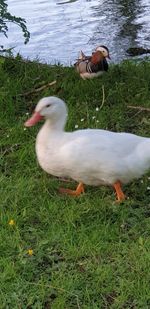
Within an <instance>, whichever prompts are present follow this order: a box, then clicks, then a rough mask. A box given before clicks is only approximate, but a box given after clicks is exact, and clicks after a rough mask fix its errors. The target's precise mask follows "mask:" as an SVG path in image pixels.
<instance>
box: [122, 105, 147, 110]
mask: <svg viewBox="0 0 150 309" xmlns="http://www.w3.org/2000/svg"><path fill="white" fill-rule="evenodd" d="M127 107H128V108H132V109H137V110H139V111H141V112H150V108H148V107H142V106H133V105H128V106H127Z"/></svg>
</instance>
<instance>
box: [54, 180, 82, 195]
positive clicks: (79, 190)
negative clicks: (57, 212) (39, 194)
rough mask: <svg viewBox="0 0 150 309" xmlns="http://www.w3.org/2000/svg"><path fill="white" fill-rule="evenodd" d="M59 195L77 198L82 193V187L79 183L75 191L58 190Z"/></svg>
mask: <svg viewBox="0 0 150 309" xmlns="http://www.w3.org/2000/svg"><path fill="white" fill-rule="evenodd" d="M59 192H60V193H64V194H69V195H73V196H78V195H80V194H81V193H84V186H83V183H82V182H80V183H79V184H78V186H77V188H76V190H70V189H64V188H60V189H59Z"/></svg>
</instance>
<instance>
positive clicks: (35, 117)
mask: <svg viewBox="0 0 150 309" xmlns="http://www.w3.org/2000/svg"><path fill="white" fill-rule="evenodd" d="M42 119H43V116H41V115H40V113H39V112H34V113H33V115H32V116H31V118H29V119H28V120H27V121H26V122H25V124H24V125H25V127H32V126H34V125H35V124H36V123H37V122H39V121H40V120H42Z"/></svg>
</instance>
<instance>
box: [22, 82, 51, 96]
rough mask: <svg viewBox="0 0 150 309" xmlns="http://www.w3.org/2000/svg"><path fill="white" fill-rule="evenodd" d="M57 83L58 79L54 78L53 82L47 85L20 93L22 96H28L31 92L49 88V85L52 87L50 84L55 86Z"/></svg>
mask: <svg viewBox="0 0 150 309" xmlns="http://www.w3.org/2000/svg"><path fill="white" fill-rule="evenodd" d="M55 84H56V80H54V81H53V82H51V83H48V84H45V85H43V86H41V87H39V88H36V89H33V90H31V91H28V92H25V93H23V94H20V95H21V96H28V95H30V94H33V93H37V92H40V91H42V90H43V89H45V88H47V87H50V86H53V85H55Z"/></svg>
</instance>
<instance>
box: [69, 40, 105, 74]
mask: <svg viewBox="0 0 150 309" xmlns="http://www.w3.org/2000/svg"><path fill="white" fill-rule="evenodd" d="M106 58H109V59H110V56H109V50H108V48H107V47H106V46H104V45H102V46H98V47H97V48H96V49H95V51H94V52H93V53H92V55H91V56H86V55H85V54H84V53H83V52H82V51H81V52H80V55H79V58H78V59H77V62H76V63H75V64H74V66H75V68H76V71H77V72H78V73H79V74H80V76H81V77H82V78H83V79H90V78H94V77H97V76H100V75H101V74H102V73H104V72H105V71H108V63H107V60H106Z"/></svg>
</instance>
